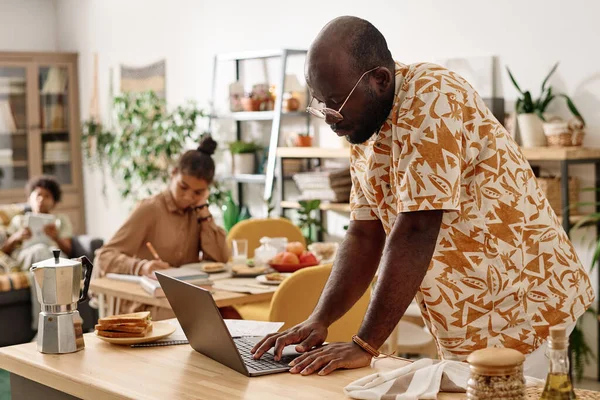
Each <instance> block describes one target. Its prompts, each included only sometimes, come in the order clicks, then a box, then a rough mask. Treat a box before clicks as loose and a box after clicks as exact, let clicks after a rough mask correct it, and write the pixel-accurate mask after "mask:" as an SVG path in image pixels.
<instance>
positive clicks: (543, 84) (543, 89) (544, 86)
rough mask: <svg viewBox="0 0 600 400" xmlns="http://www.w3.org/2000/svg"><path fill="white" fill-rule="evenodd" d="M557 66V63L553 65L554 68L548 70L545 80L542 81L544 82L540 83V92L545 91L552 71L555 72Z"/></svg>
mask: <svg viewBox="0 0 600 400" xmlns="http://www.w3.org/2000/svg"><path fill="white" fill-rule="evenodd" d="M558 64H559V62H557V63H556V64H554V66H553V67H552V69H551V70H550V72H549V73H548V75H547V76H546V79H544V82H542V92H544V91H545V90H546V83H547V82H548V79H550V77H551V76H552V74H553V73H554V71H556V68H558Z"/></svg>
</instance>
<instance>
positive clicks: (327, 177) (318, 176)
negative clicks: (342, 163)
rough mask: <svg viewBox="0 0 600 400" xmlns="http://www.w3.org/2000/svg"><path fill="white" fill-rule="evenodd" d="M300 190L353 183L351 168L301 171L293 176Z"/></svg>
mask: <svg viewBox="0 0 600 400" xmlns="http://www.w3.org/2000/svg"><path fill="white" fill-rule="evenodd" d="M293 178H294V182H296V186H298V189H300V190H309V189H314V190H318V189H329V188H335V187H346V186H351V185H352V179H351V177H350V169H349V168H340V169H332V170H320V171H319V170H317V171H309V172H301V173H298V174H295V175H294V176H293Z"/></svg>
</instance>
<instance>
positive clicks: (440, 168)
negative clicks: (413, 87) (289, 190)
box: [393, 91, 466, 213]
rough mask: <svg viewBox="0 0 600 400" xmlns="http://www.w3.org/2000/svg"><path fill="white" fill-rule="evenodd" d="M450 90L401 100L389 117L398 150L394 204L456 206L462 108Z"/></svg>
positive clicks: (431, 207) (402, 208) (402, 207)
mask: <svg viewBox="0 0 600 400" xmlns="http://www.w3.org/2000/svg"><path fill="white" fill-rule="evenodd" d="M465 108H466V105H465V104H464V103H462V102H461V101H459V100H457V99H456V96H455V95H454V94H452V93H450V94H446V93H441V92H436V91H433V92H430V93H426V94H421V95H418V96H414V97H411V98H408V99H406V100H404V102H403V104H402V105H401V106H400V109H399V110H398V113H397V115H396V116H395V121H393V123H394V124H395V125H396V126H397V127H399V130H398V131H399V134H398V135H399V136H400V137H399V138H397V140H398V142H399V143H401V145H402V150H401V152H400V155H399V157H398V159H396V160H394V162H395V163H396V171H398V172H397V174H398V176H397V179H396V182H397V184H396V185H395V190H396V199H397V210H398V212H399V213H401V212H411V211H424V210H446V211H459V210H460V184H461V160H462V156H461V152H462V145H461V143H462V127H463V112H464V110H465Z"/></svg>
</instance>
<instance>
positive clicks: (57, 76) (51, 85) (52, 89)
mask: <svg viewBox="0 0 600 400" xmlns="http://www.w3.org/2000/svg"><path fill="white" fill-rule="evenodd" d="M66 90H67V71H66V70H65V69H64V68H57V67H51V68H49V69H48V75H47V76H46V80H45V81H44V84H43V85H42V90H41V93H42V94H64V93H65V92H66Z"/></svg>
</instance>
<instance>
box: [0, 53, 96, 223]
mask: <svg viewBox="0 0 600 400" xmlns="http://www.w3.org/2000/svg"><path fill="white" fill-rule="evenodd" d="M77 68H78V56H77V54H75V53H40V52H31V53H29V52H0V77H1V78H2V79H3V80H4V81H5V82H9V83H10V85H9V87H10V89H9V90H8V92H5V93H0V102H1V103H3V104H1V106H2V107H0V108H1V109H2V110H0V150H5V152H4V154H3V158H2V160H0V170H1V171H0V172H1V173H0V204H9V203H21V202H25V201H26V200H27V199H26V197H25V192H24V186H25V183H26V182H27V181H28V180H29V179H30V178H32V177H35V176H39V175H42V174H52V175H55V176H56V178H57V179H58V181H59V183H60V184H61V189H62V191H63V199H62V201H61V202H60V203H59V204H58V207H57V209H56V211H57V212H59V213H63V214H66V215H68V216H69V218H70V219H71V221H72V223H73V230H74V232H75V233H76V234H80V233H84V232H85V212H84V203H83V181H82V175H81V171H82V164H81V143H80V140H81V135H80V126H79V123H80V119H79V97H78V96H79V93H78V92H79V87H78V80H77V77H78V71H77ZM7 111H8V112H7ZM7 127H12V128H11V129H6V128H7ZM14 128H16V129H14ZM5 131H8V132H5ZM6 150H8V152H7V151H6ZM46 160H47V161H46ZM52 160H56V161H52ZM67 160H68V161H67Z"/></svg>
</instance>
